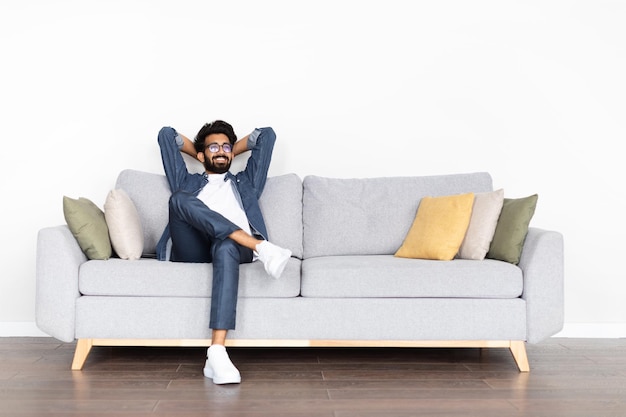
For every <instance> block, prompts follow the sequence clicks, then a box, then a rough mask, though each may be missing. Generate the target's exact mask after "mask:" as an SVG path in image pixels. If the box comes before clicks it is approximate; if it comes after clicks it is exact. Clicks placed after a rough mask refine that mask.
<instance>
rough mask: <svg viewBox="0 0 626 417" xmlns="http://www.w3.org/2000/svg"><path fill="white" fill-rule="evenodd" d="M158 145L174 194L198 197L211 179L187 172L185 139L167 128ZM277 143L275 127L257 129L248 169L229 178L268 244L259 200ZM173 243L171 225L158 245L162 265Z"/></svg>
mask: <svg viewBox="0 0 626 417" xmlns="http://www.w3.org/2000/svg"><path fill="white" fill-rule="evenodd" d="M158 141H159V146H160V148H161V158H162V159H163V168H164V169H165V176H166V177H167V181H168V184H169V186H170V190H171V191H172V193H174V192H175V191H178V190H182V191H187V192H190V193H192V194H193V195H196V196H197V195H198V193H200V191H201V190H202V188H203V187H204V186H205V185H206V183H207V182H208V176H207V174H206V173H202V174H198V173H194V174H192V173H190V172H189V171H188V170H187V165H186V164H185V160H184V159H183V156H182V154H181V152H180V149H181V148H182V146H183V140H182V138H181V137H180V136H179V135H178V133H177V132H176V130H174V129H173V128H171V127H164V128H162V129H161V131H160V132H159V138H158ZM275 142H276V134H275V133H274V130H273V129H272V128H271V127H264V128H259V129H255V130H254V131H253V132H252V133H251V134H250V136H248V150H251V151H252V152H251V154H250V157H249V158H248V162H247V163H246V167H245V169H244V170H243V171H240V172H238V173H237V174H232V173H231V172H230V171H229V172H227V173H226V177H227V178H228V179H230V180H231V184H233V188H234V192H235V196H236V197H237V198H238V200H239V201H240V203H241V205H242V207H243V209H244V211H245V213H246V216H247V217H248V222H249V223H250V227H251V229H252V233H253V234H257V235H259V236H260V237H261V238H263V239H265V240H268V237H267V229H266V227H265V221H264V220H263V214H262V213H261V208H260V207H259V198H260V197H261V193H262V192H263V188H264V187H265V182H266V180H267V172H268V169H269V166H270V161H271V159H272V151H273V149H274V143H275ZM169 242H170V230H169V225H168V226H166V227H165V230H164V231H163V234H162V235H161V239H159V243H158V244H157V248H156V252H157V259H159V260H161V261H164V260H168V259H169V250H168V247H169V245H170V243H169Z"/></svg>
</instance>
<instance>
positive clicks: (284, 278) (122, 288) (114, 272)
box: [78, 258, 301, 298]
mask: <svg viewBox="0 0 626 417" xmlns="http://www.w3.org/2000/svg"><path fill="white" fill-rule="evenodd" d="M300 263H301V261H300V260H299V259H296V258H291V259H290V260H289V263H288V264H287V266H286V267H285V271H284V272H283V274H282V275H281V277H280V279H273V278H271V277H270V276H269V275H267V274H266V273H265V270H264V269H263V264H262V263H261V262H260V261H255V262H253V263H251V264H242V265H240V273H239V277H240V279H239V296H240V297H274V298H283V297H296V296H298V295H299V294H300ZM211 277H212V265H211V264H202V263H180V262H163V261H157V260H155V259H146V258H142V259H139V260H135V261H128V260H122V259H114V258H112V259H109V260H107V261H88V262H85V263H84V264H82V265H81V267H80V271H79V279H78V285H79V291H80V292H81V294H83V295H102V296H141V297H210V296H211Z"/></svg>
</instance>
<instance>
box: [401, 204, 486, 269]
mask: <svg viewBox="0 0 626 417" xmlns="http://www.w3.org/2000/svg"><path fill="white" fill-rule="evenodd" d="M473 203H474V193H465V194H455V195H448V196H441V197H424V198H422V201H421V202H420V205H419V207H418V209H417V214H416V216H415V220H414V221H413V225H411V228H410V229H409V232H408V233H407V235H406V238H405V239H404V242H402V246H400V249H398V251H397V252H396V253H395V256H398V257H401V258H418V259H435V260H440V261H449V260H452V259H453V258H454V255H456V254H457V252H458V251H459V247H460V246H461V242H463V237H464V236H465V232H466V231H467V226H468V225H469V222H470V217H471V216H472V205H473Z"/></svg>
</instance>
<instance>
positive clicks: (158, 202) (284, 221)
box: [116, 169, 303, 258]
mask: <svg viewBox="0 0 626 417" xmlns="http://www.w3.org/2000/svg"><path fill="white" fill-rule="evenodd" d="M116 188H121V189H123V190H124V191H126V193H127V194H128V196H129V197H130V198H131V200H132V201H133V203H134V204H135V207H136V208H137V211H138V213H139V217H140V219H141V225H142V228H143V234H144V249H143V255H144V256H154V255H155V253H156V245H157V243H158V241H159V239H160V238H161V234H162V233H163V230H164V229H165V226H166V225H167V221H168V202H169V198H170V195H171V192H170V189H169V186H168V184H167V180H166V178H165V175H162V174H153V173H149V172H142V171H136V170H132V169H127V170H124V171H122V172H120V174H119V176H118V178H117V183H116ZM259 205H260V207H261V211H262V212H263V216H264V218H265V223H266V226H267V233H268V234H269V239H270V240H271V241H272V242H274V243H276V244H277V245H280V246H283V247H286V248H289V249H290V250H291V251H292V253H293V255H294V256H296V257H299V258H301V257H302V251H303V250H302V180H301V179H300V178H299V177H298V176H297V175H296V174H286V175H280V176H276V177H270V178H268V179H267V182H266V184H265V189H264V190H263V194H262V195H261V198H260V200H259Z"/></svg>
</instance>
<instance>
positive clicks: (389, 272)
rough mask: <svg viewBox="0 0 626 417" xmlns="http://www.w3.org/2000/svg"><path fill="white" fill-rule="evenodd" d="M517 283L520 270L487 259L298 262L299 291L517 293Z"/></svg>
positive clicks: (310, 294) (384, 258)
mask: <svg viewBox="0 0 626 417" xmlns="http://www.w3.org/2000/svg"><path fill="white" fill-rule="evenodd" d="M522 289H523V278H522V270H521V269H520V268H519V267H517V266H515V265H512V264H510V263H508V262H502V261H495V260H492V259H486V260H483V261H476V260H465V259H455V260H453V261H434V260H424V259H406V258H398V257H394V256H392V255H367V256H324V257H319V258H310V259H306V260H304V261H303V262H302V296H303V297H347V298H379V297H402V298H410V297H415V298H418V297H431V298H517V297H520V296H521V295H522Z"/></svg>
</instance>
